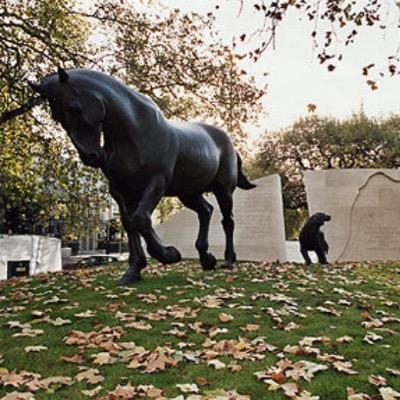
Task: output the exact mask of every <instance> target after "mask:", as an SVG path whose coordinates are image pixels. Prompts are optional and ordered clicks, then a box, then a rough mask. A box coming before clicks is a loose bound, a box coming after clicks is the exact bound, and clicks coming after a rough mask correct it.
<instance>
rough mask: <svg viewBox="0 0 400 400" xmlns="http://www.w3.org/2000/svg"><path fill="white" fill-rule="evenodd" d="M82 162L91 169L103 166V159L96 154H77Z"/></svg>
mask: <svg viewBox="0 0 400 400" xmlns="http://www.w3.org/2000/svg"><path fill="white" fill-rule="evenodd" d="M79 157H80V159H81V160H82V162H83V163H84V164H85V165H87V166H89V167H93V168H100V167H101V166H102V165H103V157H102V156H101V155H99V154H97V153H88V154H81V153H80V154H79Z"/></svg>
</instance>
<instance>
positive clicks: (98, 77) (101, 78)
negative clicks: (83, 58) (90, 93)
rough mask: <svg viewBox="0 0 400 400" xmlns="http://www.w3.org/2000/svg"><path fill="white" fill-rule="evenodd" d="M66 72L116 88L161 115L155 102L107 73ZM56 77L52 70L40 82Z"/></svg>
mask: <svg viewBox="0 0 400 400" xmlns="http://www.w3.org/2000/svg"><path fill="white" fill-rule="evenodd" d="M66 72H67V73H68V74H71V76H72V77H74V78H78V79H79V78H83V79H85V78H86V79H89V80H90V81H91V83H93V85H94V86H95V87H96V86H99V85H100V86H101V83H104V84H105V85H106V86H108V87H111V88H116V89H117V90H119V91H121V92H122V93H124V94H126V95H128V96H129V97H131V98H134V99H135V100H136V101H139V102H140V103H141V104H142V105H144V106H145V107H148V108H151V109H152V110H153V111H156V112H157V113H160V114H161V115H163V113H162V111H161V110H160V108H159V107H158V105H157V103H155V102H154V101H153V100H152V99H151V98H150V97H148V96H146V95H144V94H142V93H140V92H138V91H137V90H135V89H132V88H131V87H130V86H128V85H126V84H125V83H123V82H121V81H120V80H118V79H116V78H114V77H112V76H110V75H107V74H105V73H103V72H100V71H94V70H89V69H83V68H76V69H68V70H66ZM57 77H58V73H57V72H53V73H51V74H49V75H46V76H45V77H44V78H43V80H42V83H43V84H46V83H50V82H51V81H52V80H53V79H54V78H57Z"/></svg>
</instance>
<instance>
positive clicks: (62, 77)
mask: <svg viewBox="0 0 400 400" xmlns="http://www.w3.org/2000/svg"><path fill="white" fill-rule="evenodd" d="M57 72H58V78H59V79H60V82H61V83H67V82H68V79H69V75H68V74H67V71H66V70H65V69H64V68H62V67H60V66H58V68H57Z"/></svg>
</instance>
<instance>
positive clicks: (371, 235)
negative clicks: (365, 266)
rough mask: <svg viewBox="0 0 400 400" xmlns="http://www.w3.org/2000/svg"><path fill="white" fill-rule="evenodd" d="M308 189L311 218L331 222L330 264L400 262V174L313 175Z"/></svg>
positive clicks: (386, 171) (307, 182) (308, 175)
mask: <svg viewBox="0 0 400 400" xmlns="http://www.w3.org/2000/svg"><path fill="white" fill-rule="evenodd" d="M305 185H306V192H307V201H308V206H309V211H310V214H313V213H315V212H318V211H322V212H325V213H327V214H330V215H331V216H332V220H331V221H330V222H328V223H326V224H325V226H324V232H325V236H326V238H327V242H328V243H329V246H330V252H329V255H328V259H329V261H330V262H334V261H385V260H399V259H400V171H399V170H394V169H392V170H389V169H348V170H325V171H309V172H307V173H306V175H305Z"/></svg>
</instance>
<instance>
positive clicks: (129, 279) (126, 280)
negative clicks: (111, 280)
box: [118, 274, 141, 286]
mask: <svg viewBox="0 0 400 400" xmlns="http://www.w3.org/2000/svg"><path fill="white" fill-rule="evenodd" d="M140 280H141V277H140V274H124V276H123V277H122V278H121V279H120V280H119V282H118V286H126V285H130V284H132V283H136V282H138V281H140Z"/></svg>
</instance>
